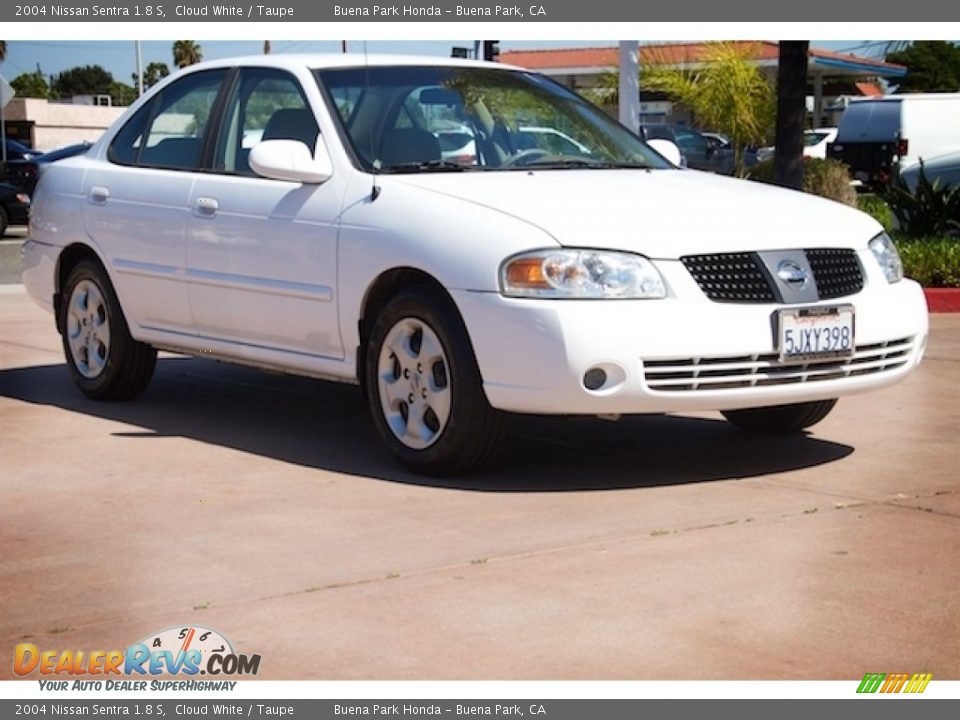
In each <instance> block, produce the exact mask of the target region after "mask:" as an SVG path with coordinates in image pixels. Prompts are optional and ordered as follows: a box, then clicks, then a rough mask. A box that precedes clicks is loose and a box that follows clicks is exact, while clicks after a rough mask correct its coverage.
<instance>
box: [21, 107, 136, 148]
mask: <svg viewBox="0 0 960 720" xmlns="http://www.w3.org/2000/svg"><path fill="white" fill-rule="evenodd" d="M126 109H127V108H125V107H104V106H100V105H79V104H72V103H58V102H50V101H49V100H42V99H38V98H14V99H13V100H11V101H10V103H9V104H8V105H7V106H6V108H4V118H5V120H6V125H7V127H6V130H7V137H10V138H13V139H15V140H18V141H20V142H22V143H24V144H25V145H29V146H30V147H33V148H35V149H37V150H40V151H43V152H46V151H49V150H55V149H56V148H59V147H63V146H64V145H73V144H75V143H79V142H83V141H88V142H94V141H96V140H97V139H98V138H99V137H100V136H101V135H102V134H103V132H104V131H105V130H106V129H107V128H108V127H110V125H112V124H113V121H114V120H116V119H117V118H118V117H120V115H121V114H123V111H124V110H126Z"/></svg>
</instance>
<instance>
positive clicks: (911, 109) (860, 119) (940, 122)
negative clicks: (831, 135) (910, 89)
mask: <svg viewBox="0 0 960 720" xmlns="http://www.w3.org/2000/svg"><path fill="white" fill-rule="evenodd" d="M958 127H960V93H930V94H917V95H884V96H883V97H877V98H863V99H857V100H852V101H851V102H850V105H848V106H847V109H846V110H844V111H843V116H842V117H841V118H840V126H839V127H838V132H837V137H836V139H835V140H834V141H833V142H832V143H830V144H829V145H828V148H827V156H828V157H832V158H836V159H837V160H840V161H841V162H843V163H844V164H846V165H847V166H848V167H849V168H850V171H851V173H852V174H853V177H854V179H855V180H858V181H860V182H861V183H862V184H863V185H864V186H865V187H867V188H876V187H879V186H883V185H886V184H888V183H889V182H890V180H891V178H892V177H893V176H894V174H896V173H898V172H899V171H900V170H901V169H903V168H906V167H909V166H910V165H913V164H914V163H916V162H917V161H918V160H919V159H921V158H923V159H926V158H932V157H935V156H937V155H942V154H944V153H946V152H950V151H952V150H957V149H960V133H958Z"/></svg>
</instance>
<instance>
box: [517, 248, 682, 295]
mask: <svg viewBox="0 0 960 720" xmlns="http://www.w3.org/2000/svg"><path fill="white" fill-rule="evenodd" d="M500 290H501V292H502V293H503V294H504V295H507V296H510V297H538V298H662V297H664V296H666V294H667V291H666V289H665V287H664V284H663V278H661V277H660V273H659V272H658V271H657V269H656V268H655V267H654V266H653V263H651V262H650V261H649V260H647V259H646V258H645V257H642V256H640V255H632V254H629V253H620V252H606V251H600V250H539V251H536V252H530V253H524V254H523V255H516V256H514V257H512V258H509V259H508V260H507V261H506V262H504V263H503V266H502V267H501V268H500Z"/></svg>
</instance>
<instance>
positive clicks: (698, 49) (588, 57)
mask: <svg viewBox="0 0 960 720" xmlns="http://www.w3.org/2000/svg"><path fill="white" fill-rule="evenodd" d="M734 44H735V45H739V46H741V47H743V48H744V49H745V50H747V49H752V50H751V55H752V56H753V57H754V59H756V60H776V59H777V58H778V57H779V56H780V46H779V45H778V44H777V43H775V42H770V41H750V40H737V41H735V42H734ZM706 49H707V44H706V43H663V44H660V43H658V44H651V45H641V46H640V62H641V64H643V63H645V62H647V63H652V62H666V63H671V64H678V65H679V64H684V63H695V62H700V61H702V60H703V57H704V53H705V51H706ZM619 54H620V50H619V48H617V47H593V48H568V49H561V50H507V51H504V52H502V53H500V61H501V62H504V63H508V64H510V65H519V66H520V67H525V68H529V69H531V70H550V69H559V68H597V67H616V66H617V65H618V64H619ZM810 57H811V58H824V59H834V60H846V61H849V62H856V63H857V64H859V65H867V66H873V67H876V68H877V69H878V70H882V69H891V70H902V69H903V66H902V65H894V64H893V63H888V62H883V61H882V60H874V59H872V58H864V57H859V56H857V55H846V54H844V53H837V52H832V51H830V50H821V49H819V48H811V49H810Z"/></svg>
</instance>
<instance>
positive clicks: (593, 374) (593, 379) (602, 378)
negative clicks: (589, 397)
mask: <svg viewBox="0 0 960 720" xmlns="http://www.w3.org/2000/svg"><path fill="white" fill-rule="evenodd" d="M606 383H607V371H606V370H604V369H603V368H600V367H594V368H590V369H589V370H587V371H586V372H585V373H584V374H583V386H584V387H585V388H586V389H587V390H599V389H600V388H602V387H603V386H604V385H605V384H606Z"/></svg>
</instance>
